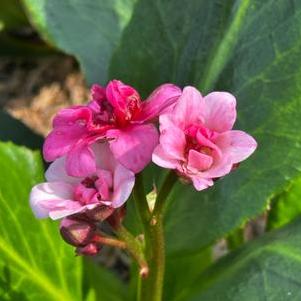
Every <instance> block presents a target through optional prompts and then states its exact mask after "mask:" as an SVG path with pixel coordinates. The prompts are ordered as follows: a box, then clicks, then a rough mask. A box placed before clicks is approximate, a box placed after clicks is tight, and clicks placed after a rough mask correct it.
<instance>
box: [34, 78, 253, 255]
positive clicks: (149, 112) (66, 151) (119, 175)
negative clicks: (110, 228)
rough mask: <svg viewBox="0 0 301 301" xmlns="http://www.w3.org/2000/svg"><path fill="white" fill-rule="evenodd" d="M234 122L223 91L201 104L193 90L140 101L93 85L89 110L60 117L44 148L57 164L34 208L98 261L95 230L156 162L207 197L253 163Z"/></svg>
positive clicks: (173, 89)
mask: <svg viewBox="0 0 301 301" xmlns="http://www.w3.org/2000/svg"><path fill="white" fill-rule="evenodd" d="M157 117H159V119H160V135H159V133H158V130H157V128H156V126H155V121H156V118H157ZM235 119H236V101H235V98H234V96H233V95H231V94H229V93H226V92H213V93H210V94H209V95H207V96H205V97H202V95H201V94H200V92H199V91H198V90H196V89H195V88H193V87H186V88H184V90H183V91H182V90H181V89H180V88H178V87H177V86H175V85H172V84H164V85H162V86H160V87H159V88H157V89H156V90H155V91H154V92H153V93H152V94H151V95H150V96H149V97H148V98H147V99H146V100H145V101H142V100H141V98H140V95H139V94H138V92H137V91H136V90H135V89H134V88H132V87H130V86H128V85H125V84H124V83H122V82H121V81H118V80H113V81H111V82H109V83H108V85H107V86H106V87H105V88H104V87H101V86H98V85H94V86H93V87H92V90H91V101H90V102H89V103H88V104H87V105H82V106H72V107H70V108H66V109H63V110H61V111H60V112H58V114H57V115H56V116H55V118H54V120H53V130H52V131H51V132H50V134H49V135H48V137H47V138H46V141H45V144H44V149H43V154H44V158H45V160H46V161H50V162H52V161H53V162H52V163H51V165H50V166H49V168H48V170H47V171H46V180H47V182H45V183H42V184H38V185H36V186H35V187H33V189H32V191H31V195H30V202H31V207H32V209H33V211H34V213H35V215H36V216H37V217H38V218H45V217H48V216H49V217H50V218H52V219H61V218H63V220H62V223H61V234H62V236H63V238H64V239H65V240H66V241H67V242H68V243H70V244H73V245H75V246H76V247H77V250H78V253H80V254H95V253H97V252H98V251H99V246H98V244H97V242H96V241H95V240H94V238H95V237H96V236H95V235H97V233H98V229H97V225H96V223H97V222H99V221H103V220H104V219H107V218H111V217H112V216H114V214H115V213H116V212H117V211H118V210H119V209H118V208H121V207H122V206H123V205H124V203H125V202H126V200H127V199H128V198H129V196H130V194H131V191H132V189H133V187H134V183H135V174H136V173H138V172H141V171H142V170H143V169H144V167H145V166H146V165H147V164H149V163H150V161H151V159H152V160H153V162H154V163H156V164H157V165H159V166H161V167H164V168H169V169H174V170H175V171H176V172H177V174H178V175H179V176H180V177H181V178H183V179H185V180H186V181H188V182H191V183H193V185H194V187H195V188H196V189H197V190H202V189H205V188H207V187H209V186H212V185H213V180H214V179H215V178H219V177H222V176H224V175H226V174H227V173H229V172H230V171H231V170H232V169H233V167H234V166H235V165H236V164H237V163H239V162H240V161H242V160H244V159H246V158H247V157H248V156H250V155H251V154H252V153H253V152H254V150H255V148H256V141H255V140H254V139H253V138H252V137H251V136H249V135H248V134H246V133H244V132H242V131H236V130H232V127H233V124H234V122H235ZM87 238H88V239H87Z"/></svg>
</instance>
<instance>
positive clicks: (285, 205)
mask: <svg viewBox="0 0 301 301" xmlns="http://www.w3.org/2000/svg"><path fill="white" fill-rule="evenodd" d="M300 215H301V178H300V177H299V178H297V179H296V180H295V181H293V182H292V183H291V185H290V186H289V187H288V188H287V189H286V190H285V191H284V192H282V193H280V194H279V195H277V196H276V197H275V198H273V200H272V202H271V210H270V212H269V215H268V222H267V229H268V230H271V229H275V228H279V227H282V226H284V225H286V224H288V223H289V222H291V221H292V220H294V219H295V218H297V217H298V216H300Z"/></svg>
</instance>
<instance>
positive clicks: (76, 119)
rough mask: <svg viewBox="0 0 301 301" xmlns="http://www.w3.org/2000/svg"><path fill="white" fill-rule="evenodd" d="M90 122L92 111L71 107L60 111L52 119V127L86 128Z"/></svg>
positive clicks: (84, 107) (80, 107) (83, 107)
mask: <svg viewBox="0 0 301 301" xmlns="http://www.w3.org/2000/svg"><path fill="white" fill-rule="evenodd" d="M91 120H92V111H91V110H90V109H89V107H87V106H72V107H70V108H66V109H62V110H60V111H59V112H58V113H57V115H56V116H55V117H54V119H53V123H52V124H53V127H54V128H55V127H60V126H70V127H71V126H81V127H83V126H86V125H88V124H89V123H90V122H91Z"/></svg>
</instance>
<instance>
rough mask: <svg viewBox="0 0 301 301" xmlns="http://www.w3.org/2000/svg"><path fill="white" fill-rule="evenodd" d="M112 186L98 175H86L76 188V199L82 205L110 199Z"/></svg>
mask: <svg viewBox="0 0 301 301" xmlns="http://www.w3.org/2000/svg"><path fill="white" fill-rule="evenodd" d="M111 192H112V188H111V187H109V184H108V183H107V182H106V181H104V180H103V179H100V178H99V177H98V176H92V177H86V178H85V179H84V180H83V181H81V182H80V183H79V184H78V185H76V186H75V189H74V200H75V201H77V202H80V203H81V204H82V205H88V204H95V203H100V202H106V201H108V200H109V197H110V194H111Z"/></svg>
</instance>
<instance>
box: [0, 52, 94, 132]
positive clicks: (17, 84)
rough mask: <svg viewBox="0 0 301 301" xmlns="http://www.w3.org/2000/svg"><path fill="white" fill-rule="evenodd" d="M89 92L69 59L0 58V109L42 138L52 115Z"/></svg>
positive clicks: (56, 56) (72, 61)
mask: <svg viewBox="0 0 301 301" xmlns="http://www.w3.org/2000/svg"><path fill="white" fill-rule="evenodd" d="M88 96H89V93H88V89H87V86H86V84H85V81H84V78H83V75H82V74H81V72H80V71H79V68H78V65H77V63H76V62H75V60H74V59H73V58H72V57H69V56H65V55H59V54H58V55H51V56H47V57H38V58H28V57H26V58H16V57H14V58H0V106H2V107H4V109H5V110H6V111H8V112H9V113H10V114H11V115H12V116H14V117H15V118H17V119H19V120H21V121H22V122H23V123H25V124H26V125H27V126H28V127H30V128H31V129H32V130H33V131H35V132H36V133H38V134H41V135H43V136H45V135H46V134H47V133H48V132H49V130H50V127H51V120H52V117H53V116H54V114H55V113H56V112H57V111H58V110H59V109H61V108H63V107H66V106H69V105H71V104H80V103H83V102H85V101H86V100H87V99H88Z"/></svg>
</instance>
